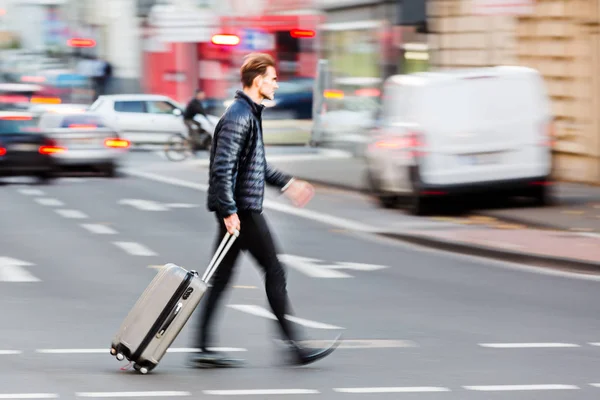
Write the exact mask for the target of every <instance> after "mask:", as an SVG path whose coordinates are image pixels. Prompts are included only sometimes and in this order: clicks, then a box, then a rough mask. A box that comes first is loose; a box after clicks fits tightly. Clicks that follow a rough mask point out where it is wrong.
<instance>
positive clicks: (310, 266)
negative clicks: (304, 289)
mask: <svg viewBox="0 0 600 400" xmlns="http://www.w3.org/2000/svg"><path fill="white" fill-rule="evenodd" d="M277 258H278V259H279V260H280V261H281V262H282V263H285V264H286V265H289V266H290V267H293V268H295V269H297V270H298V271H300V272H302V273H304V274H306V275H308V276H310V277H312V278H352V275H348V274H346V273H344V272H339V271H333V270H330V269H329V268H328V266H327V265H319V264H317V262H318V261H319V260H316V259H314V258H308V257H299V256H294V255H291V254H279V255H277Z"/></svg>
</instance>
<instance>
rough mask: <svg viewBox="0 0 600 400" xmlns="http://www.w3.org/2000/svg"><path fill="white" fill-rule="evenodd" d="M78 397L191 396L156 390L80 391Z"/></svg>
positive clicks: (186, 393) (189, 394) (184, 393)
mask: <svg viewBox="0 0 600 400" xmlns="http://www.w3.org/2000/svg"><path fill="white" fill-rule="evenodd" d="M75 395H76V396H77V397H94V398H110V397H184V396H191V395H192V394H191V393H190V392H176V391H156V392H79V393H75Z"/></svg>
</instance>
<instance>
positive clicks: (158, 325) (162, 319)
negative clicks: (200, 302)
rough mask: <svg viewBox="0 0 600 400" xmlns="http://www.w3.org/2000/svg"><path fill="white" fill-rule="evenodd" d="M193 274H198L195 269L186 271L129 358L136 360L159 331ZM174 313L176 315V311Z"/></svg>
mask: <svg viewBox="0 0 600 400" xmlns="http://www.w3.org/2000/svg"><path fill="white" fill-rule="evenodd" d="M194 275H198V274H197V273H196V271H189V272H188V273H187V275H186V276H185V279H184V280H183V282H181V284H180V285H179V287H178V288H177V290H176V291H175V293H174V294H173V296H172V297H171V299H170V300H169V302H168V303H167V305H166V306H165V308H164V309H163V310H162V312H161V313H160V315H159V316H158V318H157V319H156V321H155V322H154V325H152V328H150V330H149V331H148V333H147V334H146V336H145V337H144V340H142V343H140V345H139V347H138V348H137V350H136V351H135V353H133V355H132V356H131V360H133V361H137V360H138V359H139V358H140V356H141V355H142V353H143V352H144V350H146V347H148V345H149V344H150V342H151V341H152V339H153V338H154V336H156V335H157V334H158V333H159V330H160V328H161V326H163V324H164V323H165V320H166V319H167V318H168V317H169V314H171V311H172V310H173V308H174V307H175V306H176V305H177V301H179V299H180V298H181V296H183V295H184V293H185V292H186V290H187V288H188V286H189V285H190V283H191V282H192V279H194ZM175 315H177V313H176V314H175ZM175 315H174V316H173V319H174V317H175ZM170 322H173V321H170ZM169 325H170V324H169ZM166 328H168V326H166V327H165V330H166ZM161 337H162V335H161Z"/></svg>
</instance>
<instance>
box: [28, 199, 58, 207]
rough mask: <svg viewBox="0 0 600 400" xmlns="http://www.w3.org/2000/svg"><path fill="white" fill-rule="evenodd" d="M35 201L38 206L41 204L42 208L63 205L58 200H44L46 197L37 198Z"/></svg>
mask: <svg viewBox="0 0 600 400" xmlns="http://www.w3.org/2000/svg"><path fill="white" fill-rule="evenodd" d="M35 201H37V202H38V203H39V204H41V205H43V206H49V207H61V206H64V205H65V204H64V203H63V202H62V201H60V200H57V199H50V198H46V197H38V198H36V199H35Z"/></svg>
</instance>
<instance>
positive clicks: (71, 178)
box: [60, 177, 88, 183]
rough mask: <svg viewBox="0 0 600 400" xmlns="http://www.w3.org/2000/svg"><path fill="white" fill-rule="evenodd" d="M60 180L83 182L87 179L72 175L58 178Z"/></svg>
mask: <svg viewBox="0 0 600 400" xmlns="http://www.w3.org/2000/svg"><path fill="white" fill-rule="evenodd" d="M60 181H61V182H65V183H85V182H87V181H88V179H86V178H74V177H64V178H60Z"/></svg>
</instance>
